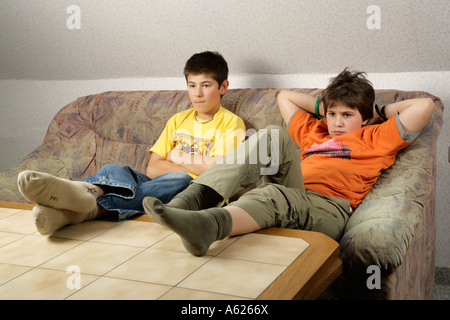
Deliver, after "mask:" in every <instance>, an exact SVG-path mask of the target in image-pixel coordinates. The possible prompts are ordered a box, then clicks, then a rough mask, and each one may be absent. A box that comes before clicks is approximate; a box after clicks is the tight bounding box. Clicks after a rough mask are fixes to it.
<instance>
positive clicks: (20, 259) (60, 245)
mask: <svg viewBox="0 0 450 320" xmlns="http://www.w3.org/2000/svg"><path fill="white" fill-rule="evenodd" d="M80 243H81V241H78V240H70V239H60V238H52V237H46V236H41V235H29V236H26V237H24V238H22V239H19V240H17V241H14V242H12V243H10V244H8V245H6V246H3V247H1V248H0V263H9V264H17V265H24V266H30V267H36V266H38V265H40V264H41V263H44V262H46V261H47V260H49V259H52V258H54V257H56V256H58V255H60V254H61V253H64V252H65V251H67V250H69V249H72V248H73V247H75V246H77V245H79V244H80Z"/></svg>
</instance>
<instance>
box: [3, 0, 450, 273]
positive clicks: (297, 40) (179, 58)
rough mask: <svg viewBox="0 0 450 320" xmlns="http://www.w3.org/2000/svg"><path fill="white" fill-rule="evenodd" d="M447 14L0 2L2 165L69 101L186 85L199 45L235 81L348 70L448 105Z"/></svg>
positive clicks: (440, 9) (331, 1)
mask: <svg viewBox="0 0 450 320" xmlns="http://www.w3.org/2000/svg"><path fill="white" fill-rule="evenodd" d="M71 5H76V6H77V8H79V15H77V14H76V12H73V11H69V13H68V12H67V9H68V8H69V7H70V6H71ZM371 5H375V6H376V8H378V9H379V14H375V13H374V12H373V11H370V10H369V13H368V11H367V10H368V9H369V8H370V6H371ZM449 13H450V1H448V0H428V1H422V0H398V1H390V0H340V1H336V0H302V1H300V0H277V1H273V0H226V1H220V0H189V1H187V0H171V1H167V0H58V1H54V0H2V1H0V97H1V99H0V111H1V116H0V150H1V153H0V170H5V169H7V168H9V167H11V166H13V165H15V164H16V163H17V162H19V161H20V160H21V159H22V158H23V157H24V156H25V155H26V154H28V153H29V152H31V151H32V150H33V149H34V148H35V147H36V146H37V145H39V144H40V142H41V141H42V138H43V137H44V135H45V132H46V130H47V127H48V124H49V123H50V120H51V119H52V117H53V116H54V115H55V114H56V112H58V110H60V109H61V108H62V107H63V106H64V105H66V104H67V103H69V102H71V101H73V100H75V99H76V98H78V97H80V96H84V95H87V94H91V93H98V92H103V91H109V90H158V89H183V88H184V87H185V84H184V80H183V78H182V77H181V72H182V68H183V66H184V62H185V61H186V59H187V58H188V57H189V56H191V55H192V54H193V53H195V52H199V51H203V50H217V51H219V52H221V53H222V54H223V55H224V56H225V58H226V59H227V61H228V63H229V66H230V71H231V76H230V80H231V83H232V87H234V88H242V87H286V88H289V87H303V88H306V87H319V88H320V87H322V88H324V87H325V86H326V85H327V83H328V79H329V78H330V77H331V76H334V75H335V74H336V73H337V72H339V71H341V70H342V69H343V68H344V67H347V66H349V67H350V68H351V69H356V70H361V71H366V72H368V73H369V78H370V80H371V81H372V82H373V84H374V87H375V88H377V89H382V88H392V89H401V90H423V91H428V92H430V93H432V94H434V95H436V96H438V97H440V98H441V99H442V101H443V102H444V106H447V107H450V91H449V83H450V43H449V41H448V35H449V33H450V29H449V21H450V19H449V16H450V14H449ZM374 14H375V15H374ZM75 18H79V21H80V28H79V29H78V28H75V29H70V28H68V27H67V22H69V25H70V22H77V20H76V19H75ZM372 18H374V19H375V20H372ZM73 19H75V20H73ZM368 22H369V25H370V22H377V23H378V22H379V26H380V28H379V29H371V28H369V27H368ZM449 114H450V111H448V110H446V111H445V114H444V117H445V119H444V128H443V131H442V133H441V135H440V138H439V140H438V145H437V148H438V169H437V170H438V173H437V174H438V182H437V184H438V186H437V192H438V193H437V261H436V264H437V265H438V266H447V267H450V250H449V249H448V247H447V246H448V244H449V243H450V215H449V210H450V209H449V208H450V198H449V197H448V190H450V177H449V175H450V164H449V163H448V152H449V151H448V148H449V146H450V129H449V123H450V115H449Z"/></svg>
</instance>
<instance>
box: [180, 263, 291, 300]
mask: <svg viewBox="0 0 450 320" xmlns="http://www.w3.org/2000/svg"><path fill="white" fill-rule="evenodd" d="M284 270H285V267H284V266H279V265H273V264H266V263H260V262H253V261H244V260H234V259H224V258H219V257H215V258H212V259H211V260H210V261H208V263H206V264H205V265H203V266H202V267H200V268H199V269H197V270H196V271H195V272H194V273H192V274H191V275H190V276H189V277H188V278H187V279H186V280H184V281H182V282H181V283H180V284H179V285H178V287H182V288H188V289H196V290H202V291H208V292H215V293H222V294H228V295H232V296H239V297H245V298H252V299H254V298H256V297H258V295H259V294H260V293H261V292H263V291H264V289H266V288H267V287H268V286H269V285H270V284H271V283H272V282H273V281H274V280H275V279H276V278H277V277H278V276H279V275H280V274H281V273H282V272H283V271H284Z"/></svg>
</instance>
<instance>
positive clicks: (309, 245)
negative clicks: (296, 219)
mask: <svg viewBox="0 0 450 320" xmlns="http://www.w3.org/2000/svg"><path fill="white" fill-rule="evenodd" d="M0 207H2V208H11V209H21V210H24V211H27V210H31V209H32V208H33V204H24V203H11V202H4V201H0ZM5 219H6V218H5ZM5 219H3V220H5ZM136 220H137V221H139V220H140V221H149V219H148V218H147V216H142V217H141V218H140V219H139V218H138V219H135V220H134V221H133V220H131V221H128V222H127V223H116V222H112V225H111V226H110V227H108V228H112V230H110V232H111V231H113V229H114V230H117V233H116V234H118V235H119V237H121V234H125V232H128V233H127V234H128V235H129V230H130V229H133V228H134V229H136V228H141V227H140V226H144V225H141V224H136V223H137V222H136ZM30 222H31V224H32V221H31V220H30ZM119 224H121V225H120V227H119V226H117V225H119ZM116 226H117V227H116ZM151 227H152V228H145V229H143V230H144V231H143V232H153V231H151V230H150V229H155V231H154V233H158V232H162V231H161V230H160V228H163V227H162V226H159V225H157V224H152V225H151ZM71 228H72V229H74V228H75V229H76V228H77V226H70V227H66V228H64V229H65V230H66V231H65V232H66V234H68V233H69V232H71V230H70V229H71ZM78 228H79V227H78ZM121 228H122V229H123V230H124V231H122V233H119V229H121ZM64 229H61V230H62V233H64ZM125 230H128V231H125ZM139 230H140V229H139ZM58 232H59V231H58ZM80 232H82V230H81V231H80ZM28 233H29V232H28ZM34 233H35V232H34ZM107 233H108V232H105V234H107ZM136 233H139V231H136ZM72 234H73V233H72ZM55 236H58V235H55ZM62 236H63V237H64V235H62ZM136 236H137V235H136ZM165 237H167V239H169V238H170V237H171V236H170V235H165ZM40 238H44V237H42V236H39V237H38V238H37V239H40ZM129 238H130V236H127V240H126V241H131V240H130V239H129ZM174 239H177V240H171V241H172V244H170V246H171V247H170V248H169V249H167V248H168V247H166V248H164V247H163V246H162V245H160V246H159V247H158V246H157V245H153V244H152V245H150V246H148V247H147V249H145V248H143V249H142V250H143V251H142V252H141V253H140V254H138V255H137V256H136V257H135V258H133V259H136V260H138V258H139V257H140V256H142V258H141V259H144V257H145V255H147V256H148V257H150V255H155V254H156V253H157V251H156V249H158V250H170V251H172V250H173V251H177V252H178V253H177V254H178V255H179V256H180V257H184V258H186V259H187V260H186V261H189V263H192V261H197V262H198V261H201V260H200V259H198V257H192V256H190V255H189V254H187V253H184V254H185V255H186V256H184V255H181V251H183V249H184V248H182V245H181V241H179V238H178V237H177V236H176V235H175V237H174ZM147 240H148V237H147ZM39 241H42V240H39ZM95 241H100V242H101V241H106V237H103V238H102V237H101V235H100V236H97V237H94V238H93V239H92V243H94V242H95ZM108 241H111V240H108ZM113 241H122V240H120V239H115V240H113ZM165 241H166V240H165ZM173 241H179V243H177V244H175V242H173ZM226 241H228V242H229V243H231V244H229V243H228V242H219V244H218V246H217V248H212V250H210V251H211V253H210V252H208V253H207V256H208V257H206V258H205V259H209V260H205V261H203V262H202V263H200V264H199V266H198V269H197V270H195V271H192V272H191V274H190V275H189V276H186V277H185V278H182V279H181V280H180V281H178V282H177V284H176V285H173V287H176V289H179V290H181V289H183V290H186V289H189V290H190V291H198V292H203V293H205V292H211V294H212V296H215V294H222V295H225V297H226V296H227V295H228V296H229V297H232V296H237V297H238V298H239V297H241V298H244V299H261V300H291V299H315V298H317V297H318V296H319V295H320V293H321V292H322V291H323V290H324V289H326V288H327V287H328V286H329V285H330V284H331V283H332V282H333V281H334V280H335V279H336V278H337V277H338V276H339V274H340V273H341V270H342V264H341V260H340V259H339V257H338V255H339V245H338V243H337V242H336V241H334V240H332V239H331V238H329V237H327V236H326V235H324V234H322V233H318V232H310V231H303V230H293V229H282V228H269V229H265V230H261V231H258V232H256V233H252V234H248V235H245V236H241V237H235V238H232V239H230V240H226ZM166 242H167V241H166ZM95 243H97V242H95ZM117 243H118V244H120V245H124V244H125V243H119V242H117ZM160 243H161V244H162V243H164V241H161V242H160ZM85 244H86V245H89V244H91V242H90V240H87V241H86V243H85ZM126 244H130V243H126ZM131 244H132V245H135V244H133V243H131ZM225 244H226V245H225ZM136 245H137V246H141V244H140V243H137V244H136ZM143 246H144V245H143ZM145 246H147V244H145ZM5 247H7V246H3V247H0V251H1V250H6V249H5ZM152 250H153V251H152ZM258 250H259V251H258ZM5 253H7V252H6V251H5ZM159 253H161V252H159ZM6 256H8V254H6V255H3V257H6ZM184 258H183V259H184ZM4 259H6V258H4ZM133 259H131V260H133ZM54 260H55V261H53V260H49V262H47V263H44V265H43V266H44V267H51V268H56V269H58V264H57V262H56V258H55V259H54ZM191 260H192V261H191ZM52 261H53V262H52ZM142 261H144V260H141V262H142ZM230 261H231V262H232V264H229V263H230ZM2 262H3V263H11V264H14V261H0V264H1V263H2ZM127 263H128V262H126V263H123V264H124V265H126V264H127ZM194 263H196V262H194ZM18 264H20V263H19V262H18ZM23 264H25V265H26V263H23ZM47 265H48V266H47ZM33 266H34V265H32V263H30V267H33ZM227 266H228V269H227ZM238 266H241V267H242V268H244V271H243V272H246V271H245V269H249V268H254V270H258V268H261V269H260V270H261V271H259V272H260V273H263V274H267V275H268V276H269V278H268V279H264V281H263V282H264V285H262V286H261V285H260V283H259V282H255V286H256V287H258V288H259V289H258V290H260V291H258V290H256V289H252V288H250V289H249V290H248V293H245V292H244V290H243V289H242V288H241V289H240V291H241V292H239V290H238V291H236V290H235V288H228V285H229V284H230V283H231V282H232V281H235V280H233V279H237V278H236V275H233V276H232V275H230V280H226V276H227V274H228V271H227V270H230V269H236V268H237V267H238ZM34 267H35V266H34ZM121 267H122V266H120V265H119V266H118V267H117V268H116V269H114V270H112V271H110V272H109V273H106V275H108V277H117V278H121V277H123V274H122V273H121V269H120V268H121ZM127 267H128V268H131V269H132V268H133V266H131V265H130V266H127ZM37 268H39V266H38V267H37ZM84 268H85V269H86V268H88V266H86V267H84ZM123 268H125V267H123ZM154 268H157V267H156V266H155V267H154ZM124 270H125V269H124ZM220 270H222V271H221V272H222V273H221V274H220V276H215V277H213V276H211V275H209V274H208V276H206V274H207V272H215V273H214V274H216V273H217V272H219V271H220ZM202 272H204V274H203V273H202ZM87 273H94V274H95V272H94V271H90V272H88V271H87ZM253 273H257V272H253ZM240 276H243V277H244V278H243V279H245V280H248V281H250V280H251V279H250V278H249V276H244V275H240ZM147 277H148V275H147ZM246 277H247V278H246ZM210 278H215V279H219V280H217V281H219V282H220V281H223V282H222V283H213V284H211V285H212V286H214V287H215V288H217V289H211V288H208V287H207V286H208V283H207V282H208V281H207V280H208V279H210ZM205 279H206V280H205ZM127 280H135V281H147V280H146V279H144V280H142V279H137V278H136V279H133V278H132V277H131V276H130V277H128V278H127ZM148 281H149V282H152V281H153V280H151V279H150V280H148ZM155 281H156V282H157V281H158V280H155ZM217 281H216V282H217ZM227 281H228V282H227ZM236 281H237V280H236ZM255 281H256V280H255ZM241 282H242V280H241ZM164 285H165V286H167V288H169V285H168V284H164ZM218 285H219V286H218ZM235 285H236V286H240V285H241V284H240V283H237V282H236V283H235ZM217 286H218V287H217ZM81 291H83V290H80V292H81ZM170 292H174V291H173V290H172V291H171V290H170V289H168V292H167V293H166V295H165V296H164V295H163V296H161V297H158V298H167V299H170V297H174V298H177V297H175V296H173V295H172V296H170ZM1 295H2V286H0V296H1ZM74 296H75V295H74ZM202 297H203V298H202V299H205V296H202ZM177 299H178V298H177Z"/></svg>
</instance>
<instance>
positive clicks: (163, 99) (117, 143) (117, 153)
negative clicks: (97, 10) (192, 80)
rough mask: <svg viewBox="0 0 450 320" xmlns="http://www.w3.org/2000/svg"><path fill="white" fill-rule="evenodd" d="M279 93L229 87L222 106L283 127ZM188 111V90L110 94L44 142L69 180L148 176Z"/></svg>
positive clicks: (380, 96) (67, 113) (390, 93)
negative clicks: (166, 132) (153, 155)
mask: <svg viewBox="0 0 450 320" xmlns="http://www.w3.org/2000/svg"><path fill="white" fill-rule="evenodd" d="M293 90H296V91H300V92H306V93H309V94H312V95H316V96H317V95H319V94H320V92H321V90H320V89H293ZM278 92H279V89H272V88H263V89H231V90H228V91H227V93H226V94H225V95H224V96H223V98H222V105H223V106H224V107H225V108H227V109H229V110H231V111H232V112H234V113H236V114H237V115H239V116H240V117H241V118H242V119H243V120H244V122H245V125H246V126H247V129H255V130H258V129H260V128H265V127H266V126H267V125H269V124H277V125H283V120H282V118H281V115H280V112H279V110H278V106H277V94H278ZM421 95H422V96H430V95H428V94H426V93H417V92H402V91H397V90H377V91H376V100H377V102H378V103H379V104H386V103H389V102H393V101H398V100H404V99H408V98H410V97H417V96H421ZM433 98H434V97H433ZM435 99H437V98H435ZM190 107H191V104H190V102H189V98H188V95H187V92H186V91H111V92H104V93H99V94H95V95H89V96H86V97H82V98H79V99H78V100H77V101H74V102H72V103H70V104H68V105H67V106H65V107H64V108H63V109H62V110H61V111H60V112H58V114H57V115H56V116H55V118H54V119H53V121H52V122H51V124H50V126H49V129H48V132H47V134H46V137H45V139H44V144H46V145H47V147H48V148H49V149H50V150H51V151H52V152H53V153H54V154H55V155H56V156H57V157H58V158H59V159H61V161H63V162H65V163H66V165H67V166H68V167H69V168H70V175H71V176H70V178H71V179H74V180H80V179H84V178H86V177H88V176H89V175H92V174H94V173H95V172H96V171H98V170H99V169H100V168H101V167H102V166H104V165H106V164H109V163H115V164H119V165H129V166H130V167H132V168H135V169H136V170H138V171H141V172H145V168H146V166H147V163H148V159H149V154H148V149H149V148H150V147H151V146H152V145H153V144H154V143H155V141H156V139H157V138H158V136H159V134H160V133H161V131H162V130H163V128H164V126H165V124H166V122H167V120H168V119H169V118H170V117H171V116H172V115H174V114H175V113H177V112H180V111H182V110H186V109H188V108H190ZM441 107H442V106H441ZM439 119H440V120H439ZM434 121H435V122H436V121H437V122H439V121H440V122H441V123H440V124H439V123H437V124H434V125H432V126H437V127H436V128H434V130H433V128H430V129H427V131H430V132H429V133H428V134H429V135H435V137H437V134H438V133H439V130H440V127H441V125H442V110H440V117H439V116H437V117H436V119H435V120H434ZM437 129H438V130H437ZM436 130H437V133H436ZM431 139H433V138H432V137H431ZM419 140H420V139H419ZM426 143H428V142H426Z"/></svg>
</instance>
